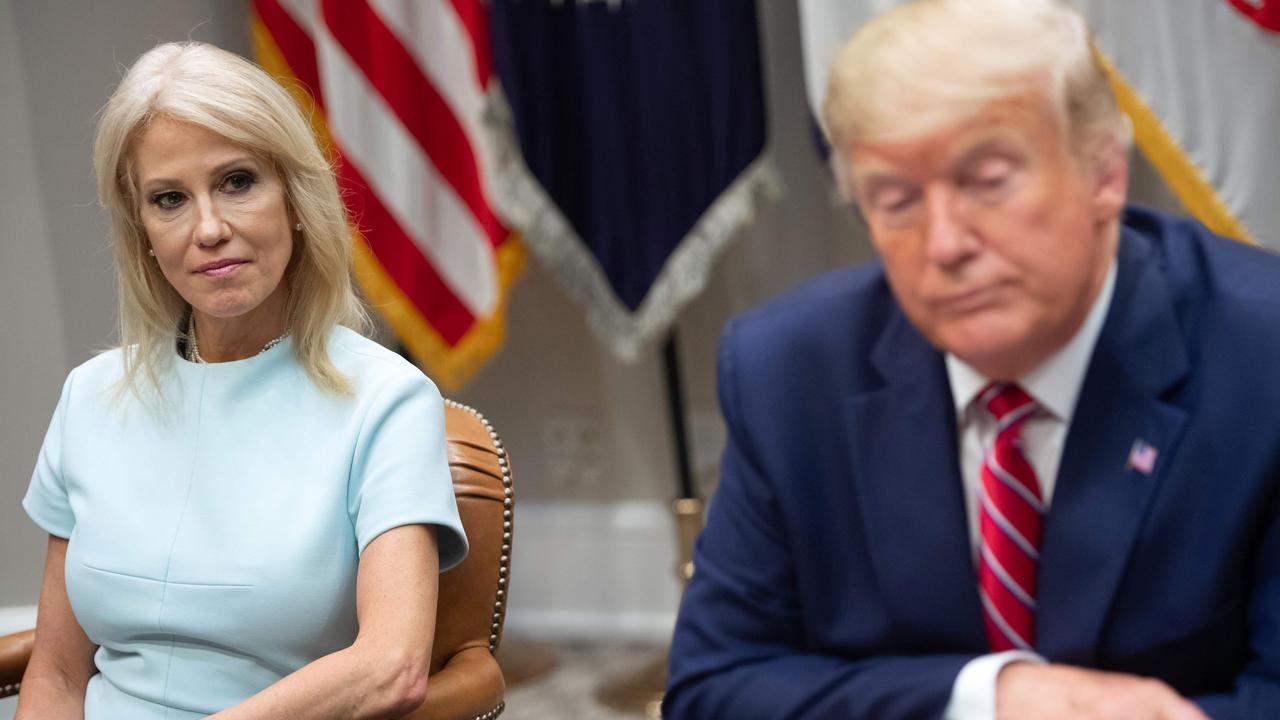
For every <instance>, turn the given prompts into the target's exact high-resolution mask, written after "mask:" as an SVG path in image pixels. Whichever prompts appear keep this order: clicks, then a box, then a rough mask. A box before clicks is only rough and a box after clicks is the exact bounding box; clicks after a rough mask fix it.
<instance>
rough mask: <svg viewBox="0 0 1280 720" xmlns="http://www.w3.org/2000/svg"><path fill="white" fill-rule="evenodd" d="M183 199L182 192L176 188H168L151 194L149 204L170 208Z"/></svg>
mask: <svg viewBox="0 0 1280 720" xmlns="http://www.w3.org/2000/svg"><path fill="white" fill-rule="evenodd" d="M183 199H184V198H183V197H182V193H180V192H178V191H176V190H170V191H169V192H162V193H156V194H155V195H152V196H151V204H153V205H155V206H156V207H158V208H160V209H161V210H172V209H174V208H176V207H178V206H179V205H181V204H182V201H183Z"/></svg>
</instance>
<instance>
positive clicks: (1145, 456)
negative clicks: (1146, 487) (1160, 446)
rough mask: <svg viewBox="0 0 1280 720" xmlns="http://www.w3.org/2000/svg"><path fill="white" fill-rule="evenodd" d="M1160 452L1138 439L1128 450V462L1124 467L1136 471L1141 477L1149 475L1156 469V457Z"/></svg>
mask: <svg viewBox="0 0 1280 720" xmlns="http://www.w3.org/2000/svg"><path fill="white" fill-rule="evenodd" d="M1159 454H1160V451H1158V450H1156V448H1155V446H1153V445H1152V444H1151V443H1149V442H1147V441H1146V440H1143V439H1142V438H1138V439H1137V440H1134V441H1133V447H1132V448H1130V449H1129V461H1128V463H1126V467H1129V468H1132V469H1134V470H1137V471H1138V472H1140V473H1142V474H1143V475H1150V474H1151V471H1152V470H1155V469H1156V456H1157V455H1159Z"/></svg>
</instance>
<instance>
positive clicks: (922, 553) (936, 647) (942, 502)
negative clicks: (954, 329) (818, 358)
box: [846, 311, 986, 652]
mask: <svg viewBox="0 0 1280 720" xmlns="http://www.w3.org/2000/svg"><path fill="white" fill-rule="evenodd" d="M872 361H873V363H874V364H875V365H876V367H877V368H878V369H879V371H880V372H881V374H882V376H883V377H884V378H885V380H886V384H885V385H884V386H882V387H877V388H873V389H871V390H868V391H866V392H862V393H859V394H857V395H855V396H853V397H852V398H850V400H849V402H848V404H847V406H846V410H847V418H848V423H849V425H848V428H847V432H846V437H848V438H849V442H850V450H851V453H852V461H853V468H854V486H855V491H856V493H857V498H858V506H859V508H860V509H861V522H862V527H863V529H864V531H865V533H866V546H867V548H868V551H869V553H870V555H871V558H872V564H873V566H874V569H875V574H876V577H877V579H878V581H879V584H880V590H881V594H882V595H883V597H884V599H885V606H886V608H885V609H886V611H887V612H888V613H889V615H890V617H891V618H892V621H893V628H894V635H895V641H896V642H897V643H898V644H899V645H900V646H901V649H902V651H904V652H912V651H934V652H937V651H952V652H963V651H970V652H972V651H980V650H981V649H982V648H983V647H984V646H985V643H986V640H985V638H984V636H983V634H982V633H983V631H982V624H981V610H980V608H979V605H978V599H977V591H976V589H975V588H976V586H975V582H976V579H975V578H976V577H977V576H976V571H975V569H974V565H973V559H972V557H971V553H970V546H969V541H968V526H967V523H966V521H965V505H964V497H963V485H962V483H961V480H960V474H959V462H958V457H959V456H958V454H957V449H956V424H955V407H954V404H953V403H952V400H951V391H950V383H949V382H948V380H947V375H946V370H945V366H944V363H943V360H942V356H941V355H940V354H939V353H938V352H937V351H936V350H934V349H933V348H932V347H930V346H929V344H928V343H927V342H926V341H925V340H924V338H923V337H921V336H920V335H919V333H918V332H916V330H915V329H914V328H913V327H912V326H911V325H910V323H909V322H908V321H907V320H906V318H905V317H904V316H903V315H902V314H901V312H900V311H899V312H896V313H895V315H894V316H893V318H892V319H891V320H890V322H889V324H888V325H887V327H886V330H885V331H884V333H883V334H882V335H881V337H880V340H879V342H878V343H877V345H876V347H875V349H874V350H873V353H872Z"/></svg>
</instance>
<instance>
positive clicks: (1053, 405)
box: [946, 259, 1116, 422]
mask: <svg viewBox="0 0 1280 720" xmlns="http://www.w3.org/2000/svg"><path fill="white" fill-rule="evenodd" d="M1115 287H1116V261H1115V260H1114V259H1113V260H1112V261H1111V267H1110V268H1109V269H1108V270H1107V279H1106V280H1105V281H1103V284H1102V290H1101V291H1100V292H1099V293H1098V297H1096V298H1094V300H1093V307H1091V308H1089V314H1088V315H1086V316H1085V319H1084V322H1083V323H1082V324H1081V325H1080V329H1079V330H1076V334H1075V335H1073V336H1072V337H1071V340H1070V341H1068V342H1067V344H1066V345H1063V346H1062V348H1060V349H1059V350H1058V351H1057V352H1055V353H1054V354H1052V355H1050V356H1049V357H1048V358H1047V359H1045V361H1044V362H1042V363H1040V364H1039V365H1037V366H1036V367H1035V368H1033V369H1032V370H1031V371H1030V372H1028V373H1026V374H1025V375H1023V376H1022V377H1020V378H1018V384H1019V385H1021V386H1022V389H1023V390H1025V391H1027V393H1028V394H1029V395H1031V397H1032V398H1035V401H1036V402H1037V403H1039V404H1040V407H1042V408H1044V409H1045V410H1047V411H1048V412H1049V413H1051V414H1052V415H1053V416H1055V417H1057V418H1058V419H1060V420H1062V421H1064V422H1070V420H1071V416H1072V414H1073V413H1074V412H1075V409H1076V400H1077V399H1079V396H1080V386H1081V385H1083V384H1084V375H1085V372H1086V371H1088V369H1089V359H1090V358H1091V357H1092V356H1093V347H1094V345H1096V344H1097V342H1098V335H1100V334H1101V333H1102V325H1103V323H1104V322H1105V321H1106V319H1107V309H1108V308H1110V307H1111V296H1112V294H1113V293H1114V292H1115ZM946 363H947V377H948V379H949V380H950V381H951V395H952V397H953V398H954V399H955V403H956V416H957V417H960V418H962V419H963V417H964V413H965V409H966V408H968V407H969V405H970V404H971V403H972V402H973V400H974V398H975V397H976V396H977V395H978V393H979V392H981V391H982V389H983V388H984V387H986V386H987V383H989V382H991V380H990V379H989V378H987V377H986V376H984V375H983V374H982V373H980V372H978V371H977V370H975V369H973V368H972V367H970V366H969V365H968V364H967V363H965V362H964V361H963V360H961V359H960V358H957V357H956V356H954V355H952V354H950V353H947V356H946Z"/></svg>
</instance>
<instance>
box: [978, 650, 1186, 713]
mask: <svg viewBox="0 0 1280 720" xmlns="http://www.w3.org/2000/svg"><path fill="white" fill-rule="evenodd" d="M996 718H997V720H1059V719H1061V720H1068V719H1070V720H1209V718H1208V716H1206V715H1205V714H1204V713H1203V712H1201V711H1200V708H1198V707H1196V706H1195V705H1194V704H1192V703H1191V702H1189V701H1187V700H1186V699H1185V698H1183V697H1182V696H1181V695H1179V694H1178V693H1176V692H1174V691H1173V689H1171V688H1170V687H1169V686H1168V685H1165V684H1164V683H1163V682H1160V681H1159V680H1153V679H1151V678H1144V677H1138V676H1136V675H1125V674H1122V673H1110V672H1101V671H1098V670H1085V669H1083V668H1077V667H1072V666H1070V665H1037V664H1034V663H1025V662H1015V663H1010V664H1009V665H1006V666H1005V667H1004V668H1003V669H1002V670H1001V671H1000V675H999V676H997V678H996Z"/></svg>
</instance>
